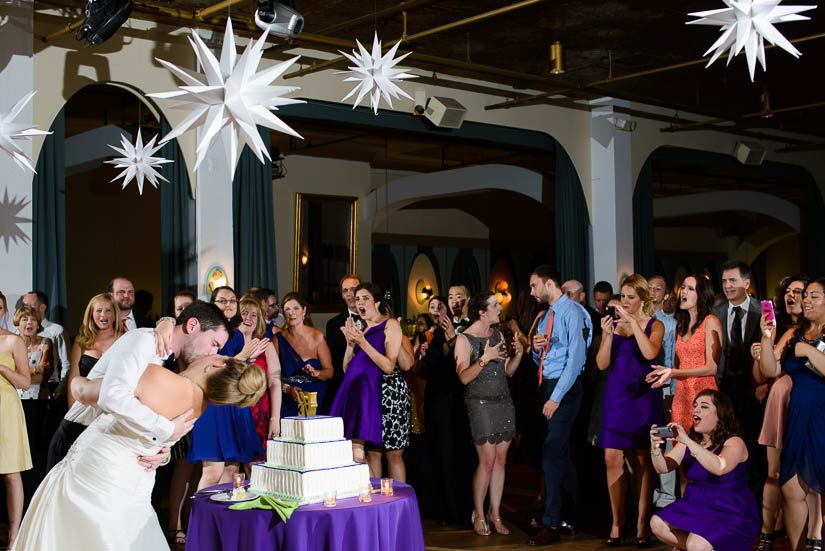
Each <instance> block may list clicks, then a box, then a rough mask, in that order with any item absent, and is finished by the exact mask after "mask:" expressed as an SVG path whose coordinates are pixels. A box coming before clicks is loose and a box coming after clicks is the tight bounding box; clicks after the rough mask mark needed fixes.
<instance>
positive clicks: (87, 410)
mask: <svg viewBox="0 0 825 551" xmlns="http://www.w3.org/2000/svg"><path fill="white" fill-rule="evenodd" d="M163 360H164V357H161V356H158V355H157V353H156V352H155V334H154V332H153V330H152V329H148V328H143V329H133V330H131V331H128V332H126V333H125V334H124V335H123V336H121V337H120V338H119V339H117V340H116V341H115V342H114V344H112V346H110V347H109V349H108V350H106V352H105V353H104V354H103V356H101V358H100V360H98V362H97V363H96V364H95V366H94V367H93V368H92V370H91V371H90V372H89V377H88V378H89V379H103V382H102V383H101V385H100V395H99V397H98V400H97V403H98V405H99V406H100V407H95V406H88V405H84V404H81V403H80V402H75V403H74V404H73V405H72V407H71V409H69V411H68V413H66V416H65V417H64V419H66V420H67V421H73V422H75V423H80V424H81V425H87V426H88V425H89V424H91V422H92V421H94V420H95V419H96V418H97V416H98V415H100V414H101V412H102V411H105V412H107V413H111V414H112V415H115V416H117V417H118V419H119V420H120V421H121V422H123V423H124V424H126V425H127V426H128V427H129V428H131V429H132V430H134V431H135V432H137V433H138V434H140V435H142V436H144V437H146V438H149V439H151V440H154V441H156V442H158V443H162V442H166V441H168V440H169V438H171V436H172V432H173V431H174V428H175V425H174V423H172V421H170V420H169V419H166V418H165V417H163V416H162V415H158V414H157V413H155V412H154V411H152V409H150V408H149V407H147V406H145V405H143V404H142V403H141V401H140V400H138V399H137V398H136V397H135V389H136V388H137V384H138V380H139V379H140V376H141V375H143V372H144V371H146V368H147V367H148V366H149V364H161V363H162V362H163Z"/></svg>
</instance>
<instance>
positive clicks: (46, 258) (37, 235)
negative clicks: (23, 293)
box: [32, 109, 67, 325]
mask: <svg viewBox="0 0 825 551" xmlns="http://www.w3.org/2000/svg"><path fill="white" fill-rule="evenodd" d="M49 130H50V131H51V132H52V134H50V135H48V136H46V139H45V141H44V142H43V147H42V149H41V150H40V155H39V157H38V158H37V165H36V166H35V170H36V171H37V174H35V175H34V180H33V182H32V213H33V218H32V266H33V267H34V273H33V277H32V279H33V281H32V287H33V288H34V289H35V290H38V291H42V292H44V293H46V295H47V296H48V297H49V312H48V317H49V319H50V320H51V321H54V322H56V323H59V324H61V325H65V324H66V319H67V317H66V305H67V301H66V233H65V232H66V155H65V139H66V116H65V113H64V110H63V109H61V110H60V112H59V113H58V114H57V117H55V119H54V122H53V123H52V126H51V128H49Z"/></svg>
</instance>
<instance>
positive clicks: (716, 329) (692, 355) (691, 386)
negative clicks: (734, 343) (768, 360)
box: [647, 274, 723, 427]
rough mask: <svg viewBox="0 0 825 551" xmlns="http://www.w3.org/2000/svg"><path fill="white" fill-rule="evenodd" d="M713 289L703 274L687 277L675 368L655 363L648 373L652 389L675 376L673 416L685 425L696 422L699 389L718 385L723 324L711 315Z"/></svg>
mask: <svg viewBox="0 0 825 551" xmlns="http://www.w3.org/2000/svg"><path fill="white" fill-rule="evenodd" d="M712 307H713V288H712V287H711V285H710V282H709V281H708V279H707V277H705V276H704V275H703V274H696V275H692V276H687V277H686V278H685V279H684V280H683V281H682V287H681V290H680V292H679V309H678V310H677V311H676V353H675V355H674V358H673V367H672V368H667V367H665V366H663V365H654V366H653V368H654V370H655V371H653V372H652V373H650V374H649V375H648V376H647V382H648V383H652V386H653V388H659V387H661V386H663V385H664V384H665V383H667V382H668V381H669V380H670V379H672V378H676V394H675V395H674V396H673V409H672V413H671V419H672V420H673V422H674V423H677V424H679V425H681V426H683V427H689V426H691V423H692V421H693V415H692V411H693V401H694V400H695V399H696V396H697V395H698V394H699V392H701V391H703V390H706V389H711V390H717V387H716V369H717V367H718V366H719V357H720V356H721V354H722V342H723V341H722V324H721V323H720V322H719V319H718V318H717V317H716V316H714V315H713V314H711V308H712Z"/></svg>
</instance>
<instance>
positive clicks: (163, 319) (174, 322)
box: [155, 316, 177, 328]
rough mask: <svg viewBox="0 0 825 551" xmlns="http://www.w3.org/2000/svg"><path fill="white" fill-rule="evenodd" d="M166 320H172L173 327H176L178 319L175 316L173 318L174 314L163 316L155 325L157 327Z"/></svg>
mask: <svg viewBox="0 0 825 551" xmlns="http://www.w3.org/2000/svg"><path fill="white" fill-rule="evenodd" d="M164 321H171V322H172V327H174V326H175V325H176V324H177V321H176V320H175V318H173V317H172V316H163V317H162V318H160V319H159V320H158V322H157V323H156V324H155V327H156V328H157V327H158V326H159V325H160V324H161V323H163V322H164Z"/></svg>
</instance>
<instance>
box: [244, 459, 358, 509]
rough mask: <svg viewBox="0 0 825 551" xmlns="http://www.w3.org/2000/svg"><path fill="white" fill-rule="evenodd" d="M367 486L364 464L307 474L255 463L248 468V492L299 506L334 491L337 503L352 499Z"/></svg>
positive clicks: (314, 501)
mask: <svg viewBox="0 0 825 551" xmlns="http://www.w3.org/2000/svg"><path fill="white" fill-rule="evenodd" d="M369 483H370V471H369V467H368V466H367V464H366V463H353V464H351V465H346V466H343V467H334V468H330V469H307V470H299V469H288V468H283V467H274V466H271V465H267V464H266V463H258V464H256V465H253V466H252V477H251V478H250V481H249V489H250V490H251V491H253V492H256V493H259V494H267V495H271V496H275V497H280V498H284V499H289V500H291V501H297V502H299V503H300V504H302V505H303V504H306V503H318V502H321V501H323V500H324V495H325V494H326V493H327V491H328V490H331V489H335V491H336V495H337V497H338V498H339V499H340V498H344V497H351V496H355V495H358V494H359V492H360V491H361V489H362V488H364V487H365V486H366V485H367V484H369Z"/></svg>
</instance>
